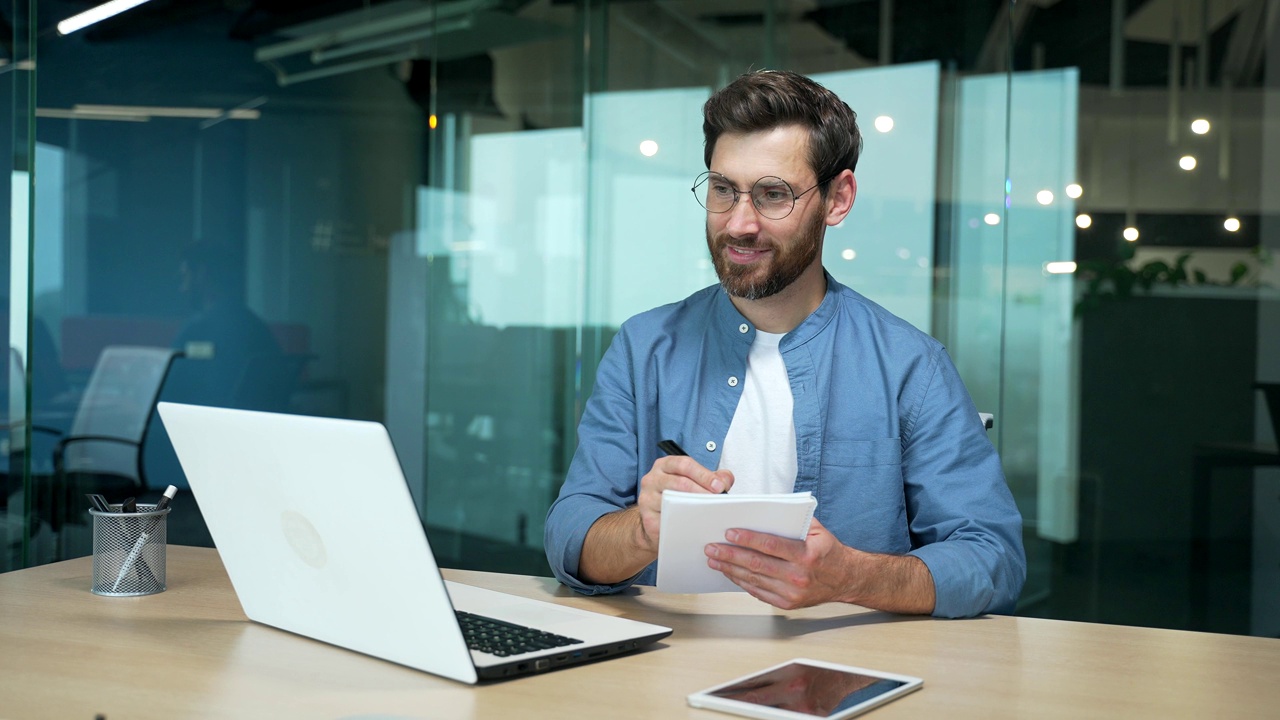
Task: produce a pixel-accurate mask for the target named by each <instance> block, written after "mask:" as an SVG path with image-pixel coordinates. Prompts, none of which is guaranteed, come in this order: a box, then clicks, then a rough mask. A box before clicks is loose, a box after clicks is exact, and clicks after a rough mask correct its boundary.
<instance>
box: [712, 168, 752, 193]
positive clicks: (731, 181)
mask: <svg viewBox="0 0 1280 720" xmlns="http://www.w3.org/2000/svg"><path fill="white" fill-rule="evenodd" d="M707 173H709V174H710V175H711V177H715V178H720V179H721V180H724V181H725V182H727V183H729V184H730V185H732V186H733V189H734V190H738V183H737V181H736V180H734V179H733V178H731V177H729V176H728V175H725V174H724V173H722V172H716V171H715V170H708V171H707ZM750 191H751V188H747V189H746V190H738V192H750Z"/></svg>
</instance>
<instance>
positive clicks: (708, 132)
mask: <svg viewBox="0 0 1280 720" xmlns="http://www.w3.org/2000/svg"><path fill="white" fill-rule="evenodd" d="M784 125H799V126H801V127H803V128H806V129H807V130H808V131H809V157H808V161H809V167H810V168H812V169H813V172H814V174H815V175H817V177H818V179H819V180H821V181H822V190H821V192H822V194H823V195H824V196H825V195H826V194H827V187H828V185H829V182H830V180H831V178H833V177H834V176H836V175H838V174H839V173H840V172H841V171H843V170H845V169H846V168H847V169H849V170H853V169H854V168H855V167H856V166H857V164H858V154H859V153H860V152H862V133H860V132H858V116H857V114H856V113H854V112H853V110H852V109H850V107H849V106H848V105H847V104H846V103H845V102H844V101H843V100H841V99H840V98H838V97H836V94H835V93H833V92H831V91H830V90H828V89H826V88H825V87H823V86H821V85H819V84H818V83H816V82H814V81H813V80H810V79H809V78H807V77H805V76H803V75H800V74H797V73H793V72H788V71H785V70H759V71H756V72H749V73H746V74H745V75H741V76H739V77H738V79H737V80H734V81H733V82H731V83H729V84H728V85H726V86H725V87H723V88H721V89H720V90H719V91H717V92H716V93H714V94H713V95H712V96H711V98H710V99H708V100H707V102H706V104H705V105H703V106H702V134H703V137H704V138H705V140H706V145H705V148H704V151H703V154H704V160H705V162H706V165H707V169H710V168H711V155H712V153H713V152H715V149H716V140H718V139H719V138H720V136H721V135H722V134H724V133H752V132H759V131H763V130H772V129H774V128H777V127H781V126H784Z"/></svg>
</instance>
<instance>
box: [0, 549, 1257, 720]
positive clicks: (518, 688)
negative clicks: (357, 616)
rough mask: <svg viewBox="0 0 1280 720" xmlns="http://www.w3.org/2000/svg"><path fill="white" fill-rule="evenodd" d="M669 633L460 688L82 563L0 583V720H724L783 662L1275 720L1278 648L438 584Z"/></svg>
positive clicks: (1018, 696) (210, 558)
mask: <svg viewBox="0 0 1280 720" xmlns="http://www.w3.org/2000/svg"><path fill="white" fill-rule="evenodd" d="M445 574H446V576H447V577H449V578H450V579H452V580H459V581H462V582H467V583H471V584H475V585H482V586H485V587H490V588H493V589H497V590H502V591H506V592H510V593H514V594H517V595H526V596H529V597H536V598H541V599H547V600H551V601H553V602H560V603H565V604H568V605H574V606H577V607H582V608H588V609H591V610H595V611H598V612H603V613H607V614H611V615H625V616H627V617H631V618H635V619H638V620H646V621H649V622H655V623H660V624H664V625H668V626H670V627H672V628H674V629H675V633H674V634H673V635H672V636H671V637H669V638H667V639H666V640H665V641H664V642H662V643H659V644H657V645H656V646H654V647H653V648H652V649H650V650H647V651H644V652H640V653H637V654H633V655H630V656H623V657H619V658H617V659H612V660H607V661H604V662H601V663H597V664H594V665H587V666H578V667H574V668H568V669H564V670H560V671H556V672H551V673H547V674H543V675H534V676H529V677H525V678H520V679H517V680H511V681H506V682H499V683H496V684H490V685H483V686H479V687H470V686H466V685H461V684H458V683H454V682H451V681H448V680H444V679H441V678H437V677H434V676H431V675H428V674H425V673H421V672H418V671H416V670H410V669H408V668H404V667H401V666H399V665H394V664H391V663H388V662H384V661H381V660H377V659H374V658H370V657H367V656H364V655H360V654H358V653H354V652H350V651H347V650H343V649H340V648H336V647H333V646H330V645H326V644H324V643H319V642H316V641H313V640H309V639H307V638H303V637H299V636H296V635H292V634H289V633H285V632H281V631H278V630H274V629H271V628H268V627H265V626H262V625H258V624H256V623H250V622H248V621H247V620H246V619H245V617H244V615H243V613H242V612H241V611H240V605H239V603H238V602H237V601H236V598H235V594H234V592H233V591H232V589H231V585H230V582H229V581H228V579H227V575H226V572H225V570H224V569H223V567H222V563H221V561H220V560H219V558H218V555H217V553H216V551H213V550H209V549H204V548H187V547H179V546H171V547H170V548H169V566H168V583H169V589H168V590H167V591H165V592H163V593H160V594H158V595H153V596H149V597H142V598H105V597H98V596H96V595H93V594H91V593H90V592H89V587H90V584H91V576H92V567H91V561H90V559H89V558H79V559H76V560H69V561H67V562H61V563H55V564H52V565H45V566H41V567H36V568H30V569H27V570H20V571H16V572H11V573H7V574H3V575H0V717H3V718H24V719H26V718H85V719H86V720H88V719H89V718H93V717H94V716H95V714H98V713H101V714H103V715H105V717H106V718H107V720H119V719H121V718H165V719H169V718H204V717H210V718H214V717H216V718H257V717H262V718H291V717H299V718H351V719H354V718H361V719H363V720H373V718H381V719H383V720H391V719H392V718H396V719H402V718H466V717H477V718H494V717H521V718H533V717H555V718H573V717H584V718H585V717H604V716H613V717H655V718H695V719H696V718H702V719H703V720H714V719H715V718H728V717H731V716H728V715H723V714H720V713H715V712H712V711H709V710H695V709H693V708H690V707H688V706H687V705H686V704H685V700H684V698H685V695H687V694H688V693H690V692H692V691H695V690H699V689H702V688H704V687H707V686H710V685H713V684H715V683H718V682H721V681H724V680H728V679H730V678H733V677H736V676H738V675H741V674H745V673H747V672H750V671H752V670H756V669H759V668H763V667H766V666H769V665H772V664H775V663H778V662H781V661H783V660H786V659H789V658H792V657H811V658H817V659H821V660H829V661H833V662H843V663H847V664H852V665H862V666H864V667H871V668H876V669H880V670H887V671H892V672H898V673H903V674H907V675H916V676H919V677H922V678H924V680H925V684H924V688H923V689H922V690H921V691H920V692H916V693H912V694H911V695H908V696H906V697H904V698H900V699H898V700H895V701H894V702H892V703H890V704H889V705H886V706H884V707H882V708H880V709H878V710H875V711H873V713H872V715H870V717H872V718H876V719H877V720H890V719H891V718H906V717H912V718H920V717H947V718H970V717H972V718H984V719H985V718H989V717H997V718H999V717H1010V718H1027V717H1036V718H1050V717H1071V718H1077V717H1117V718H1137V717H1275V714H1274V713H1275V712H1276V708H1277V707H1280V683H1278V682H1277V681H1276V679H1277V678H1280V640H1271V639H1264V638H1252V637H1241V636H1231V635H1211V634H1205V633H1192V632H1182V631H1175V630H1155V629H1148V628H1133V627H1120V626H1112V625H1095V624H1087V623H1072V622H1061V621H1056V620H1041V619H1034V618H1015V617H984V618H979V619H976V620H934V619H930V618H905V617H898V616H893V615H887V614H884V613H879V612H872V611H867V610H864V609H861V608H856V607H851V606H840V605H828V606H822V607H818V608H810V609H808V610H804V611H796V612H782V611H778V610H774V609H773V608H770V607H768V606H766V605H764V604H763V603H760V602H757V601H756V600H754V599H753V598H751V597H749V596H747V595H745V594H717V595H664V594H662V593H658V592H656V591H653V590H649V589H643V590H638V591H636V592H633V593H631V594H626V595H620V596H612V597H605V598H585V597H578V596H574V595H571V594H570V593H569V592H568V591H566V590H565V589H563V588H561V587H559V586H558V585H557V584H556V583H555V581H554V580H551V579H548V578H535V577H522V576H511V575H497V574H492V573H479V572H466V571H456V570H453V571H445Z"/></svg>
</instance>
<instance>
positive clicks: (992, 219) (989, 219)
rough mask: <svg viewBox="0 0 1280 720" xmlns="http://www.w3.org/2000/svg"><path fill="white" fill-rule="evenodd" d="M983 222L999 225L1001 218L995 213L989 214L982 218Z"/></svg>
mask: <svg viewBox="0 0 1280 720" xmlns="http://www.w3.org/2000/svg"><path fill="white" fill-rule="evenodd" d="M982 222H984V223H986V224H988V225H999V224H1000V216H999V215H997V214H995V213H987V214H986V215H983V216H982Z"/></svg>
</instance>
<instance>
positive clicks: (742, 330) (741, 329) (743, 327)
mask: <svg viewBox="0 0 1280 720" xmlns="http://www.w3.org/2000/svg"><path fill="white" fill-rule="evenodd" d="M750 329H751V328H749V327H747V324H746V323H742V324H741V325H739V326H738V332H740V333H746V332H747V331H748V330H750Z"/></svg>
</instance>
